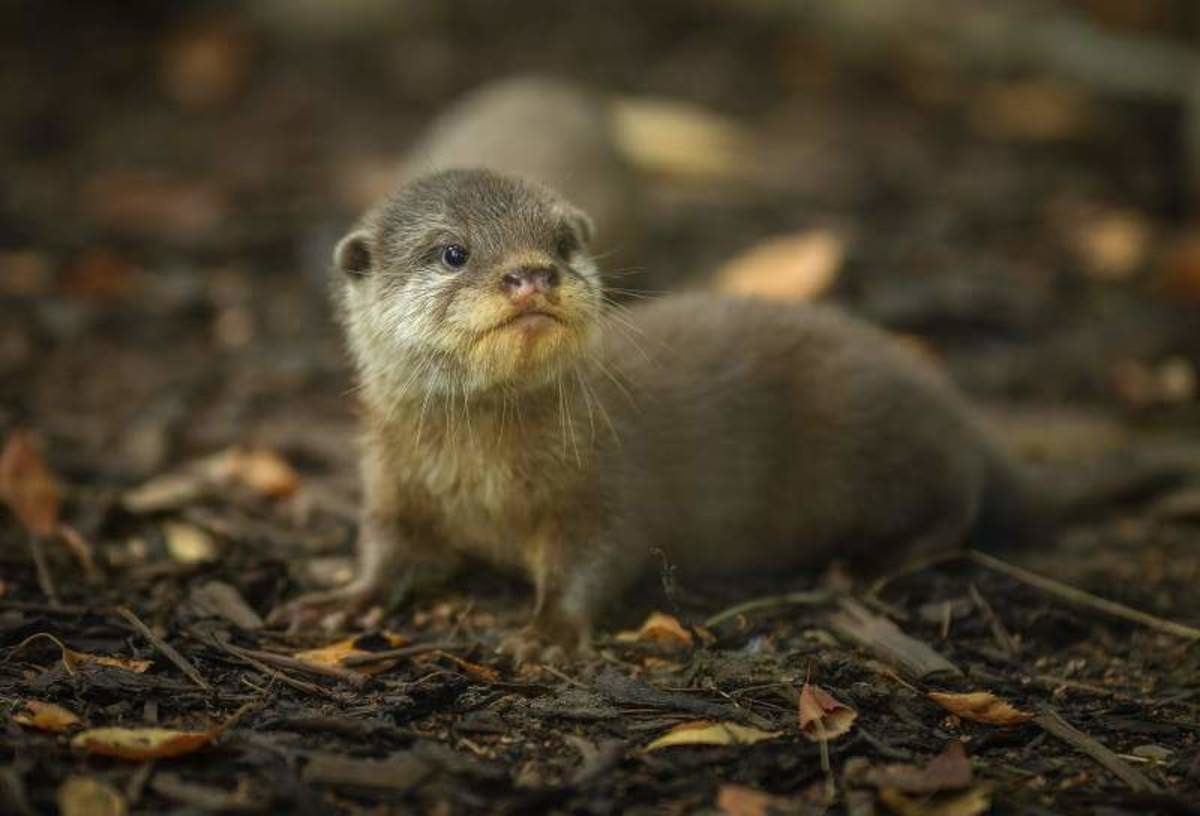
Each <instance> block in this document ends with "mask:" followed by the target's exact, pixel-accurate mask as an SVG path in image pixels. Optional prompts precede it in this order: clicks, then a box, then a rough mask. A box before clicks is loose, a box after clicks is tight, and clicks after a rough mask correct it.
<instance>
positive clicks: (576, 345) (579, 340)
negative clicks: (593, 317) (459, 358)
mask: <svg viewBox="0 0 1200 816" xmlns="http://www.w3.org/2000/svg"><path fill="white" fill-rule="evenodd" d="M585 345H586V336H585V335H584V334H582V333H581V332H580V331H578V330H577V329H576V328H575V327H574V326H573V325H571V324H570V323H568V322H567V321H566V320H564V319H563V318H559V317H556V316H553V315H549V314H544V313H540V312H528V313H525V314H522V315H520V316H518V317H515V318H513V319H511V320H509V321H507V322H506V324H505V325H504V326H502V327H499V328H498V329H497V330H495V331H491V332H488V333H487V334H486V335H484V336H483V337H480V338H479V340H478V342H477V343H476V344H475V346H474V348H472V349H471V352H470V354H469V360H468V365H469V367H470V369H471V370H472V372H473V373H474V374H475V375H476V379H477V381H478V382H479V383H480V385H483V386H485V387H486V386H512V385H520V386H534V385H539V384H542V383H545V382H548V381H549V380H552V379H554V378H555V377H557V376H559V375H560V374H561V373H562V372H563V371H565V370H566V369H568V368H570V367H572V366H573V365H575V364H576V363H577V362H578V361H579V360H580V359H581V357H582V355H583V351H584V348H585Z"/></svg>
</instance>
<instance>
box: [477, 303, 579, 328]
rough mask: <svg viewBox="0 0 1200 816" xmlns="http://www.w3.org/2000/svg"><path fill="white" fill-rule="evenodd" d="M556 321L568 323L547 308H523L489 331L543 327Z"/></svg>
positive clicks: (560, 323)
mask: <svg viewBox="0 0 1200 816" xmlns="http://www.w3.org/2000/svg"><path fill="white" fill-rule="evenodd" d="M555 323H557V324H559V325H566V321H565V320H563V319H562V317H561V316H559V315H557V314H555V313H553V312H550V311H547V310H545V309H536V308H535V309H522V310H521V311H519V312H516V313H515V314H511V315H509V316H508V317H506V318H504V319H503V320H501V321H500V322H499V323H497V324H496V325H494V326H492V327H491V328H490V329H488V332H497V331H503V330H504V329H507V328H518V329H542V328H547V327H549V326H551V325H553V324H555Z"/></svg>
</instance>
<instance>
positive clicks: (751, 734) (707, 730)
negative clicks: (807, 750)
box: [646, 720, 783, 751]
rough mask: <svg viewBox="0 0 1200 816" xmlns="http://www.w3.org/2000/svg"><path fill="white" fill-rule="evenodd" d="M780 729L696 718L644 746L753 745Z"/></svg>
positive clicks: (647, 747) (650, 748)
mask: <svg viewBox="0 0 1200 816" xmlns="http://www.w3.org/2000/svg"><path fill="white" fill-rule="evenodd" d="M782 733H783V732H782V731H762V730H760V729H758V728H750V727H749V726H745V725H738V724H737V723H731V722H720V723H716V722H710V721H709V720H697V721H695V722H687V723H683V724H682V725H677V726H675V727H674V728H672V729H671V730H670V731H668V732H667V733H665V734H663V735H662V736H661V737H659V738H658V739H656V740H654V741H653V742H651V743H650V744H649V745H647V746H646V750H647V751H657V750H658V749H659V748H670V747H672V746H675V745H753V744H754V743H756V742H762V741H763V740H769V739H775V738H776V737H778V736H779V735H780V734H782Z"/></svg>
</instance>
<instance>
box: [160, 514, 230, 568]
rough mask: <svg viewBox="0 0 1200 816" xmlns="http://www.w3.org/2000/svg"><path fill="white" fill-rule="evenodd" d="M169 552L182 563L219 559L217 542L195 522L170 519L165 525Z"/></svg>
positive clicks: (200, 562) (199, 562) (201, 562)
mask: <svg viewBox="0 0 1200 816" xmlns="http://www.w3.org/2000/svg"><path fill="white" fill-rule="evenodd" d="M163 535H164V536H166V540H167V552H169V553H170V554H171V557H172V558H173V559H175V560H176V561H178V562H179V563H180V564H205V563H208V562H210V561H216V560H217V554H218V553H217V542H216V541H215V540H214V539H213V537H212V535H210V534H209V533H208V531H206V530H201V529H200V528H199V527H197V526H195V525H194V524H184V523H182V522H178V521H168V522H167V523H166V524H164V525H163Z"/></svg>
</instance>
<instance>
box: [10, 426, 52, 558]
mask: <svg viewBox="0 0 1200 816" xmlns="http://www.w3.org/2000/svg"><path fill="white" fill-rule="evenodd" d="M0 499H3V500H4V503H5V504H7V505H8V506H9V509H11V510H12V512H13V514H14V515H15V516H16V517H17V518H18V519H19V520H20V522H21V524H22V525H24V527H25V529H26V530H28V531H29V532H30V533H32V534H33V535H35V536H43V537H45V536H51V535H53V534H54V532H55V531H56V530H57V529H58V511H59V506H60V503H61V490H60V488H59V484H58V479H56V478H55V476H54V474H53V473H52V472H51V471H50V468H49V467H47V466H46V462H45V460H43V459H42V455H41V453H40V452H39V451H38V446H37V442H36V440H35V439H34V436H33V434H32V433H31V432H29V431H25V430H16V431H13V432H12V433H10V434H9V435H8V440H7V442H5V445H4V450H3V451H2V452H0Z"/></svg>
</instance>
